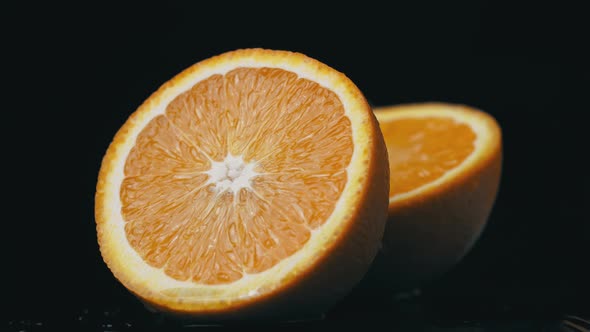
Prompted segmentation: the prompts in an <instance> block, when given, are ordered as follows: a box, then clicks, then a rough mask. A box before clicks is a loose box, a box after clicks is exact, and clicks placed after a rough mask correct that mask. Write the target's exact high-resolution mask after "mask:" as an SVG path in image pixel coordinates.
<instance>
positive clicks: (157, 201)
mask: <svg viewBox="0 0 590 332" xmlns="http://www.w3.org/2000/svg"><path fill="white" fill-rule="evenodd" d="M386 165H387V153H386V148H385V144H384V141H383V137H382V134H381V132H380V131H379V127H378V123H377V121H376V119H375V117H374V115H373V113H372V112H371V110H370V108H369V106H368V105H367V103H366V101H365V99H364V97H363V95H362V94H361V92H360V91H359V90H358V88H357V87H356V86H355V85H354V84H353V83H352V82H351V81H350V80H349V79H348V78H347V77H346V76H344V75H343V74H341V73H339V72H337V71H335V70H334V69H332V68H330V67H328V66H326V65H324V64H322V63H320V62H318V61H316V60H313V59H310V58H308V57H306V56H304V55H302V54H299V53H291V52H284V51H271V50H262V49H250V50H238V51H233V52H228V53H226V54H223V55H220V56H217V57H213V58H211V59H208V60H204V61H202V62H200V63H198V64H196V65H194V66H192V67H190V68H188V69H187V70H185V71H184V72H182V73H181V74H179V75H178V76H176V77H175V78H173V79H172V80H170V81H169V82H167V83H166V84H164V85H163V86H162V87H161V88H160V89H159V90H158V91H157V92H156V93H154V94H153V95H152V96H151V97H150V98H148V99H147V101H146V102H145V103H144V104H143V105H142V106H141V107H140V108H139V109H138V110H137V111H136V112H135V113H134V114H132V115H131V117H130V118H129V119H128V121H127V122H126V123H125V124H124V125H123V127H122V128H121V129H120V130H119V132H118V133H117V135H116V136H115V138H114V140H113V142H112V144H111V145H110V147H109V149H108V151H107V152H106V155H105V157H104V159H103V163H102V167H101V170H100V175H99V179H98V185H97V193H96V220H97V231H98V241H99V244H100V249H101V252H102V255H103V258H104V260H105V262H106V263H107V264H108V266H109V268H110V269H111V270H112V272H113V273H114V275H115V276H116V277H117V278H118V280H120V281H121V283H122V284H123V285H125V286H126V287H127V288H128V289H129V290H130V291H131V292H133V293H134V294H136V295H137V296H138V297H139V298H141V299H142V300H143V301H145V302H146V303H147V304H149V305H150V306H152V307H155V308H156V309H159V310H162V311H165V312H171V313H180V314H187V315H189V316H192V317H218V318H227V317H238V316H243V315H254V314H257V313H258V314H271V313H272V314H280V313H283V314H289V313H292V312H295V311H298V312H305V311H308V312H313V311H320V310H324V309H325V308H326V307H327V306H328V305H330V304H332V303H333V302H334V301H336V300H337V299H338V298H339V297H341V296H343V295H344V294H345V293H346V292H348V290H349V289H350V288H351V287H352V286H353V285H354V284H355V283H357V282H358V281H359V280H360V279H361V277H362V275H363V274H364V273H365V272H366V270H367V269H368V267H369V264H370V263H371V261H372V260H373V257H374V256H375V255H376V252H377V247H378V243H379V242H380V239H381V237H382V235H383V230H384V225H385V220H386V214H387V192H388V190H389V186H388V181H387V179H388V168H387V166H386Z"/></svg>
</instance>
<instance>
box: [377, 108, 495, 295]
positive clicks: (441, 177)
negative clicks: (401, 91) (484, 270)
mask: <svg viewBox="0 0 590 332" xmlns="http://www.w3.org/2000/svg"><path fill="white" fill-rule="evenodd" d="M374 112H375V114H376V116H377V119H378V121H379V124H380V127H381V130H382V132H383V135H384V137H385V142H386V145H387V150H388V154H389V167H390V172H391V176H390V192H389V217H388V223H387V226H386V231H385V235H384V240H383V250H382V255H381V256H382V257H380V258H379V262H378V264H376V265H379V266H381V268H380V269H379V270H380V271H381V272H380V273H381V274H382V276H381V277H382V278H384V279H385V280H386V283H388V284H389V286H392V287H394V288H398V289H399V288H410V287H415V286H418V285H420V284H422V283H424V282H426V281H432V280H434V279H435V278H436V277H438V276H440V275H441V274H442V273H444V272H445V271H447V270H448V269H449V268H450V267H452V266H453V265H455V264H456V263H457V262H458V261H459V260H460V259H461V258H462V257H463V256H464V255H465V254H466V253H467V252H468V251H469V249H470V248H471V247H472V245H473V243H474V242H475V240H476V239H477V238H478V237H479V234H480V233H481V231H482V230H483V228H484V226H485V224H486V222H487V219H488V217H489V214H490V212H491V210H492V207H493V204H494V202H495V199H496V195H497V192H498V188H499V182H500V173H501V163H502V140H501V130H500V126H499V125H498V123H497V121H496V120H495V119H494V118H493V117H492V116H491V115H490V114H489V113H487V112H484V111H481V110H478V109H476V108H473V107H470V106H467V105H459V104H451V103H415V104H402V105H394V106H388V107H378V108H375V109H374Z"/></svg>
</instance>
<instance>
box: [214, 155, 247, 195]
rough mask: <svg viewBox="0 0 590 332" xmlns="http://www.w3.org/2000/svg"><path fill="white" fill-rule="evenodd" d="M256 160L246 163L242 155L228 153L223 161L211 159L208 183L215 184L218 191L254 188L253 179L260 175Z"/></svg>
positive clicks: (234, 191)
mask: <svg viewBox="0 0 590 332" xmlns="http://www.w3.org/2000/svg"><path fill="white" fill-rule="evenodd" d="M256 166H257V165H256V163H255V162H250V163H246V162H245V161H244V159H243V158H242V156H232V155H231V154H228V155H227V156H226V157H225V159H224V160H222V161H211V168H210V169H209V170H208V171H206V172H205V173H206V174H207V175H208V176H209V178H208V179H207V184H213V185H214V187H212V188H214V189H213V190H215V192H216V193H218V194H222V193H225V192H229V193H233V194H236V193H237V192H239V191H240V189H242V188H245V189H249V190H251V189H252V183H251V180H252V179H253V178H254V177H255V176H257V175H258V173H257V172H256V171H255V170H254V169H255V168H256Z"/></svg>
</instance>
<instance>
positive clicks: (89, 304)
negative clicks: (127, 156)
mask: <svg viewBox="0 0 590 332" xmlns="http://www.w3.org/2000/svg"><path fill="white" fill-rule="evenodd" d="M8 9H9V10H5V11H4V14H3V15H4V16H5V18H6V20H4V22H3V23H2V25H3V34H4V35H5V38H4V43H5V46H6V47H5V50H4V51H3V52H4V53H5V56H8V58H7V60H5V61H4V64H3V65H4V73H5V82H4V83H7V84H8V86H9V88H8V89H7V90H6V89H5V92H6V91H8V93H7V94H6V95H5V98H4V100H5V101H8V102H7V103H5V104H4V107H5V109H4V111H3V114H5V121H6V122H5V130H4V131H3V136H5V137H6V138H5V143H6V144H5V148H4V153H3V160H4V164H5V167H8V168H4V169H5V172H6V173H5V177H6V178H5V183H8V187H5V188H7V189H6V192H5V194H7V196H9V197H10V198H9V200H8V201H5V204H6V205H5V208H6V214H5V217H4V218H5V220H4V225H5V227H4V228H3V246H4V247H5V248H4V250H3V251H4V254H5V255H6V256H5V260H4V262H3V269H2V270H3V275H8V277H7V279H4V280H5V287H6V289H7V290H8V292H7V293H8V298H7V299H5V303H6V304H8V306H9V309H8V315H9V319H13V318H14V319H16V318H19V317H38V316H39V317H44V316H45V315H54V316H56V315H57V316H63V317H75V315H76V314H77V312H79V311H80V310H81V309H82V308H103V307H104V308H107V307H113V306H123V307H125V306H129V307H134V308H135V306H136V305H137V303H136V302H135V300H134V299H133V298H131V297H130V295H129V294H127V293H126V291H125V290H124V289H123V288H122V286H121V285H119V284H118V283H117V282H116V281H115V280H114V278H113V277H112V275H111V274H110V272H109V271H108V269H107V268H106V266H105V265H104V264H103V263H102V260H101V258H100V254H99V251H98V246H97V243H96V234H95V224H94V212H93V208H94V189H95V184H96V179H97V173H98V169H99V167H100V162H101V158H102V156H103V154H104V152H105V151H106V148H107V146H108V144H109V142H110V140H111V139H112V137H113V135H114V134H115V132H116V131H117V129H118V128H119V127H120V126H121V125H122V124H123V123H124V121H125V119H126V118H127V117H128V116H129V115H130V114H131V113H132V112H133V111H134V110H135V108H136V107H137V106H138V105H139V104H140V103H141V102H142V101H143V100H144V99H145V98H147V97H148V96H149V94H151V93H152V92H153V91H155V89H157V88H158V87H159V86H160V85H161V84H162V83H164V82H165V81H166V80H168V79H169V78H171V77H172V76H174V75H175V74H177V73H179V72H180V71H181V70H183V69H184V68H186V67H188V66H190V65H191V64H193V63H195V62H197V61H199V60H202V59H205V58H207V57H209V56H212V55H216V54H219V53H222V52H224V51H229V50H233V49H236V48H244V47H264V48H274V49H286V50H293V51H299V52H302V53H305V54H307V55H308V56H311V57H314V58H316V59H318V60H320V61H322V62H324V63H326V64H328V65H330V66H331V67H333V68H335V69H337V70H339V71H341V72H343V73H345V74H346V75H347V76H348V77H350V78H351V79H352V80H353V81H354V82H355V83H356V84H357V86H358V87H359V88H360V89H361V90H362V91H363V92H364V93H365V95H366V97H367V99H368V100H369V101H370V103H371V104H373V105H375V106H381V105H389V104H397V103H404V102H420V101H447V102H457V103H465V104H469V105H472V106H475V107H478V108H480V109H483V110H485V111H487V112H489V113H490V114H492V115H493V116H494V117H496V119H497V120H498V122H499V123H500V125H501V127H502V130H503V139H504V165H503V166H504V168H503V175H502V180H501V186H500V192H499V195H498V199H497V202H496V205H495V207H494V210H493V212H492V215H491V217H490V220H489V223H488V226H487V228H486V229H485V231H484V233H483V234H482V237H481V238H480V240H479V241H478V242H477V243H476V245H475V247H474V248H473V250H471V252H470V253H469V254H468V255H467V257H465V259H464V260H463V261H462V262H461V263H460V264H459V265H458V266H457V267H455V268H454V269H453V270H452V271H450V272H449V273H448V274H447V275H445V276H444V277H443V278H442V279H440V280H437V281H436V282H435V283H434V284H432V285H429V287H428V291H429V293H428V294H430V296H431V301H433V303H438V304H439V305H440V304H442V305H440V307H442V308H445V310H447V311H449V312H452V313H454V314H455V315H458V316H461V315H465V317H467V316H469V315H479V316H482V315H483V316H485V315H488V316H489V317H491V318H493V317H496V316H494V315H501V314H502V310H505V309H506V308H512V309H510V310H512V311H511V312H512V314H513V315H515V316H519V315H520V316H527V315H528V316H531V315H533V316H535V315H538V316H543V315H545V314H552V313H562V312H565V311H568V310H574V311H579V310H588V309H587V308H586V307H584V305H583V300H584V296H587V294H588V293H587V292H586V290H587V286H588V283H589V282H588V280H589V279H588V274H587V273H586V272H585V270H586V269H587V268H584V264H585V265H588V261H589V258H588V257H589V248H590V245H589V243H590V234H589V233H590V230H589V224H590V218H589V213H588V206H589V203H590V199H589V194H588V188H589V186H590V181H589V172H590V167H589V165H588V162H587V160H588V158H587V155H588V154H589V152H590V148H589V147H588V146H589V143H590V139H589V138H588V130H589V129H588V128H589V127H588V122H587V120H586V119H587V118H588V117H587V113H588V112H589V111H590V108H589V104H588V96H589V93H590V89H589V88H590V81H589V70H588V53H586V52H585V46H586V45H585V44H588V41H589V39H590V38H589V31H590V30H588V25H587V24H586V22H585V21H584V20H585V19H586V18H585V17H584V15H583V14H584V11H583V10H582V9H581V8H578V7H576V6H573V5H570V4H567V3H565V2H559V5H558V4H557V3H551V4H549V3H547V4H544V3H540V2H539V3H534V4H532V3H531V4H524V3H519V4H511V5H500V4H498V3H496V2H493V1H490V2H486V1H461V2H447V1H413V2H409V3H387V4H384V5H379V6H377V5H371V4H369V3H368V2H367V3H365V2H361V3H356V4H353V5H346V4H344V3H342V4H338V5H333V6H328V9H323V7H321V6H320V5H319V4H311V3H310V4H305V3H303V2H297V3H276V4H272V5H271V4H269V5H264V6H263V5H256V4H253V3H243V4H241V5H230V4H226V3H223V4H221V3H220V4H218V5H213V4H207V5H201V4H199V2H186V3H181V2H168V1H166V2H160V3H157V4H154V5H147V4H143V3H137V4H135V5H128V6H121V4H118V5H112V6H108V5H104V4H102V5H99V4H96V5H86V6H74V7H71V6H63V7H54V5H52V6H48V5H45V6H43V7H38V6H33V5H30V7H27V6H24V7H23V8H8ZM13 9H14V11H13ZM6 202H7V203H6ZM56 299H58V300H59V301H61V302H62V303H63V304H60V305H56V304H55V303H56V302H55V301H56ZM588 301H589V302H590V300H588ZM353 302H354V301H353V300H350V299H349V300H348V302H345V303H348V304H345V305H342V306H341V307H339V308H340V309H339V310H343V311H345V310H351V311H353V310H359V308H354V306H353V305H351V303H353ZM502 308H504V309H502ZM506 310H508V309H506ZM497 317H502V316H497Z"/></svg>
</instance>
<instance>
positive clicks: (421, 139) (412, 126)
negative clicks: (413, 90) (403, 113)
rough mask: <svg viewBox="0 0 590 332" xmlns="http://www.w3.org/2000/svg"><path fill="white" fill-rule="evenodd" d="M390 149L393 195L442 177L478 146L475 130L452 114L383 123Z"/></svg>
mask: <svg viewBox="0 0 590 332" xmlns="http://www.w3.org/2000/svg"><path fill="white" fill-rule="evenodd" d="M380 126H381V130H382V131H383V135H384V137H385V142H386V145H387V152H388V153H389V168H390V171H391V172H390V174H391V176H390V180H389V184H390V191H389V197H393V196H395V195H398V194H403V193H407V192H409V191H411V190H413V189H416V188H418V187H421V186H423V185H425V184H427V183H430V182H432V181H435V180H436V179H438V178H440V177H441V176H442V175H443V174H444V173H446V172H447V171H449V170H451V169H453V168H455V167H456V166H458V165H459V164H461V162H462V161H463V160H465V159H466V158H467V157H468V156H469V155H470V154H471V153H472V152H473V150H474V149H475V146H474V142H475V137H476V136H475V133H474V132H473V130H472V129H471V127H469V126H468V125H466V124H462V123H458V122H456V121H454V120H453V119H450V118H442V117H426V118H413V119H396V120H393V121H390V122H388V123H385V122H384V123H381V124H380Z"/></svg>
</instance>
